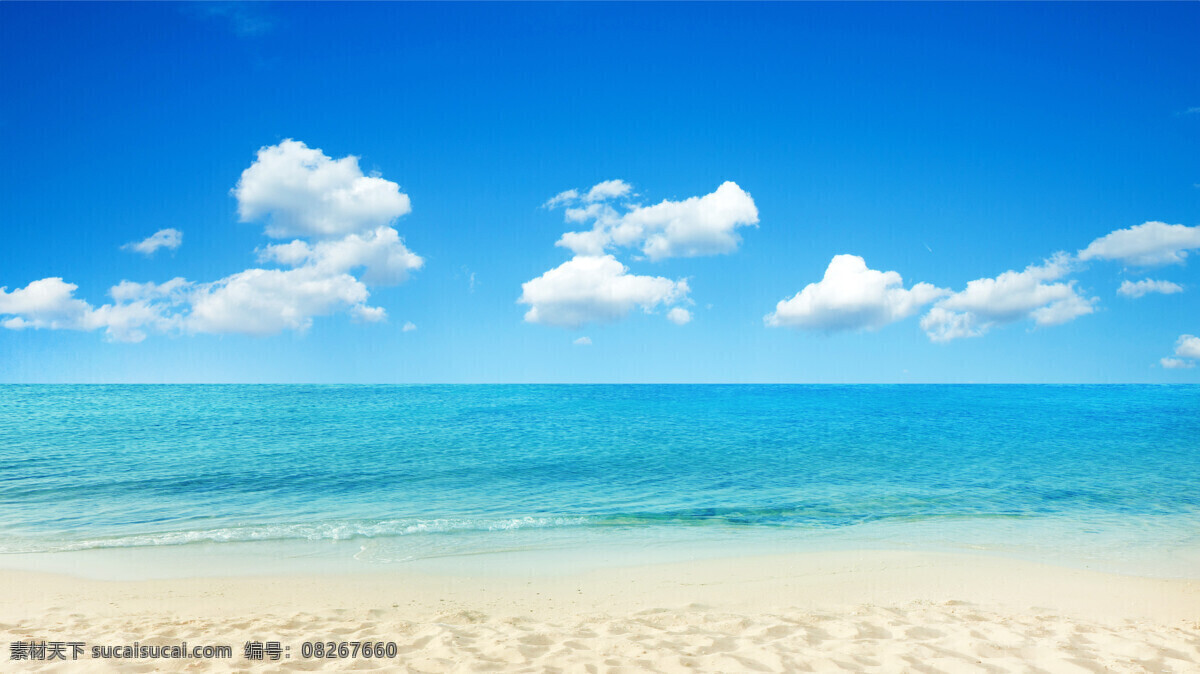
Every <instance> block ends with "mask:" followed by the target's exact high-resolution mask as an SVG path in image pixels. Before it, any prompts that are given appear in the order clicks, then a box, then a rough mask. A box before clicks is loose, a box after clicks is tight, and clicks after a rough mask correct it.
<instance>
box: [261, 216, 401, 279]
mask: <svg viewBox="0 0 1200 674" xmlns="http://www.w3.org/2000/svg"><path fill="white" fill-rule="evenodd" d="M259 259H260V260H263V261H275V262H278V263H280V264H285V265H288V266H291V267H299V266H309V267H313V268H314V269H319V270H321V271H323V272H325V273H327V274H330V275H335V274H343V273H346V272H351V271H354V270H356V269H362V274H361V278H362V280H363V281H364V282H366V283H369V284H371V285H393V284H396V283H401V282H403V281H405V280H407V279H408V273H409V271H413V270H417V269H420V268H421V267H422V266H423V265H424V264H425V261H424V260H423V259H421V256H419V255H417V254H415V253H413V252H412V251H410V250H408V248H406V247H405V246H404V241H403V240H401V239H400V234H399V233H398V232H397V231H396V230H395V229H394V228H392V227H379V228H376V229H375V230H373V231H370V232H367V233H365V234H347V235H346V236H345V237H344V238H341V239H334V240H325V241H318V242H316V243H314V244H308V243H306V242H304V241H301V240H299V239H297V240H295V241H291V242H290V243H281V244H275V245H271V246H267V247H266V248H264V249H262V250H261V251H259Z"/></svg>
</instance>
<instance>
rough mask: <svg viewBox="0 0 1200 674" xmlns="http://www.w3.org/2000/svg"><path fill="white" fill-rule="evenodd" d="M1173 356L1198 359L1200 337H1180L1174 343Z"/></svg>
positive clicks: (1199, 355) (1199, 356)
mask: <svg viewBox="0 0 1200 674" xmlns="http://www.w3.org/2000/svg"><path fill="white" fill-rule="evenodd" d="M1175 355H1176V356H1182V357H1184V358H1200V337H1196V336H1195V335H1180V336H1179V339H1178V340H1176V342H1175Z"/></svg>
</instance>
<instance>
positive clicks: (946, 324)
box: [921, 253, 1096, 342]
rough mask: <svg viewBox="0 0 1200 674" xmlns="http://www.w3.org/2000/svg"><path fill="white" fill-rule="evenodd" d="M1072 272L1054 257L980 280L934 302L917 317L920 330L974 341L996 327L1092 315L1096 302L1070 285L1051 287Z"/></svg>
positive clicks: (941, 338)
mask: <svg viewBox="0 0 1200 674" xmlns="http://www.w3.org/2000/svg"><path fill="white" fill-rule="evenodd" d="M1070 271H1071V258H1070V256H1068V255H1067V254H1065V253H1057V254H1056V255H1054V256H1053V257H1051V258H1049V259H1047V260H1046V261H1044V262H1043V263H1042V264H1040V265H1030V266H1028V267H1026V268H1025V270H1024V271H1020V272H1017V271H1011V270H1010V271H1006V272H1004V273H1003V274H1000V275H999V276H997V277H996V278H981V279H976V280H974V281H971V282H970V283H968V284H967V287H966V289H965V290H963V291H961V292H958V293H955V294H953V295H950V296H949V297H947V298H945V299H943V300H941V301H939V302H938V303H937V304H935V305H934V306H933V308H932V309H930V311H929V313H927V314H925V316H923V317H921V328H922V329H923V330H925V332H926V334H927V335H929V338H930V339H931V340H933V341H935V342H947V341H950V340H952V339H958V338H960V337H978V336H980V335H982V334H984V333H986V332H987V331H988V330H990V329H991V328H992V327H994V326H995V325H997V324H1003V323H1011V322H1013V321H1018V320H1021V319H1025V318H1028V319H1032V320H1033V321H1034V323H1035V324H1037V325H1058V324H1061V323H1066V322H1067V321H1070V320H1073V319H1075V318H1078V317H1079V316H1083V315H1085V314H1090V313H1092V312H1093V311H1094V310H1095V309H1094V308H1093V304H1094V303H1095V302H1096V300H1095V299H1094V298H1093V299H1086V298H1084V297H1083V296H1082V295H1080V294H1079V291H1078V289H1077V288H1076V287H1075V281H1073V280H1072V281H1067V282H1059V283H1052V282H1053V281H1057V280H1058V279H1061V278H1062V277H1063V276H1065V275H1066V274H1067V273H1069V272H1070Z"/></svg>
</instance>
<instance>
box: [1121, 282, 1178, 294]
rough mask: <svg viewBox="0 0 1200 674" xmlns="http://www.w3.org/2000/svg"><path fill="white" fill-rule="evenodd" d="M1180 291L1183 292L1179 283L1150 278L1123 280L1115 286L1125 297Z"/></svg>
mask: <svg viewBox="0 0 1200 674" xmlns="http://www.w3.org/2000/svg"><path fill="white" fill-rule="evenodd" d="M1181 292H1183V286H1181V285H1179V284H1178V283H1171V282H1170V281H1156V280H1154V279H1150V278H1146V279H1142V280H1140V281H1123V282H1122V283H1121V287H1120V288H1117V294H1118V295H1124V296H1125V297H1133V298H1137V297H1143V296H1145V295H1148V294H1150V293H1161V294H1163V295H1170V294H1172V293H1181Z"/></svg>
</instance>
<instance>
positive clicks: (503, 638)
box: [0, 550, 1200, 671]
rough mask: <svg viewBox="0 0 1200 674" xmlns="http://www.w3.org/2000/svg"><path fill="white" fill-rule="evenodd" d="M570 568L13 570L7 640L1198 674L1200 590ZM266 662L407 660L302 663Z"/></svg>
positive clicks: (1012, 576) (668, 566)
mask: <svg viewBox="0 0 1200 674" xmlns="http://www.w3.org/2000/svg"><path fill="white" fill-rule="evenodd" d="M566 571H567V572H566V573H564V574H561V575H554V576H547V575H545V574H538V573H534V572H532V571H531V572H530V573H528V574H526V575H519V574H518V575H512V574H507V575H490V576H489V575H478V574H476V575H462V574H457V573H442V574H439V573H431V572H428V571H413V570H401V569H399V568H395V567H393V568H389V569H386V570H380V571H370V572H359V573H353V574H325V575H312V574H307V575H304V574H301V575H286V574H284V575H275V576H226V577H203V578H176V579H159V580H137V581H129V580H120V581H114V580H88V579H82V578H78V577H71V576H65V575H59V574H49V573H39V572H31V571H13V570H4V571H0V578H3V584H4V587H6V588H7V592H6V594H5V597H4V599H3V600H0V631H2V632H3V633H4V635H5V638H6V639H8V640H9V641H10V642H11V641H16V640H19V639H25V638H29V639H46V640H51V639H54V638H62V639H64V640H70V639H73V640H83V641H86V642H88V643H89V644H90V643H116V644H121V643H130V644H132V643H134V642H135V641H138V642H140V643H143V644H145V643H162V644H171V643H177V642H179V641H181V640H183V641H188V642H189V643H194V644H201V643H228V644H231V645H233V646H234V651H235V656H237V657H235V658H234V660H232V661H230V662H232V664H228V663H218V662H215V661H213V662H204V663H200V662H199V661H191V662H181V663H173V664H172V666H175V665H178V666H179V667H184V666H190V667H193V668H194V667H196V666H197V665H201V666H202V667H203V668H208V669H214V670H217V671H228V668H229V667H232V668H234V669H245V668H246V667H248V666H250V665H251V664H252V663H248V662H247V661H245V660H243V659H241V648H242V644H243V642H244V641H245V640H250V639H258V640H268V639H276V640H279V641H281V642H282V643H285V644H292V647H293V650H295V649H298V648H299V647H300V644H301V643H302V642H303V641H305V640H334V639H337V640H354V639H371V640H375V639H380V640H390V641H395V642H397V644H398V647H399V648H400V651H401V653H400V656H399V658H400V661H401V662H403V663H404V666H406V667H409V668H410V670H411V671H463V670H466V669H468V668H469V667H468V665H470V667H478V668H483V669H487V668H492V669H500V670H504V671H526V670H527V671H542V670H544V669H546V668H554V667H564V668H567V669H570V668H577V669H578V668H580V667H586V666H587V665H593V666H596V667H602V668H605V669H606V671H607V670H609V669H611V670H613V671H620V670H621V669H622V668H626V671H632V670H660V671H672V670H676V669H686V668H689V667H695V668H699V669H701V670H703V671H731V670H738V671H746V670H753V669H757V668H759V666H761V667H763V668H765V669H768V670H773V671H778V670H779V669H803V668H804V667H809V668H810V669H814V670H816V671H822V670H823V669H829V670H833V669H837V668H838V667H839V666H843V668H847V667H845V666H847V665H849V667H848V668H850V669H854V668H859V669H866V670H871V669H872V668H873V667H874V668H875V669H876V670H877V671H895V670H898V669H906V668H909V669H911V668H912V667H913V666H914V665H915V664H921V663H928V664H930V666H934V667H935V668H937V667H939V665H937V664H935V663H936V662H941V663H942V665H943V666H944V667H943V669H944V668H945V667H949V668H950V670H951V671H985V669H984V666H985V665H989V663H990V665H989V666H1000V667H1001V668H1009V667H1016V666H1018V665H1020V666H1026V665H1031V664H1036V666H1038V667H1045V668H1048V669H1049V671H1073V670H1078V671H1087V668H1086V667H1084V663H1092V664H1094V665H1096V666H1100V667H1109V668H1110V669H1113V670H1114V671H1191V670H1195V669H1200V581H1198V580H1169V579H1157V578H1145V577H1137V576H1122V575H1116V574H1109V573H1103V572H1099V571H1089V570H1083V569H1072V568H1065V567H1058V566H1050V565H1046V564H1039V563H1034V562H1026V561H1021V560H1015V559H1008V558H1001V557H994V556H988V555H971V554H950V553H935V552H911V551H894V550H893V551H885V550H859V551H842V552H829V551H825V552H813V553H791V554H782V555H758V556H743V557H723V558H716V559H705V560H697V561H691V562H670V563H660V564H649V565H640V566H626V567H606V568H598V569H588V570H580V571H577V572H571V570H569V569H568V570H566ZM149 662H151V661H139V662H136V664H135V662H134V661H130V662H128V663H125V664H123V665H122V667H123V668H127V669H131V670H132V669H134V668H136V667H137V666H143V667H144V666H145V665H147V663H149ZM155 662H156V663H157V664H156V666H158V667H161V666H163V663H164V662H166V661H155ZM872 662H873V663H875V664H874V665H872V664H870V663H872ZM689 663H690V664H689ZM838 663H841V664H840V665H839V664H838ZM855 663H857V664H855ZM1021 663H1024V664H1023V665H1022V664H1021ZM1055 663H1059V664H1060V665H1061V668H1055ZM1072 663H1074V664H1072ZM1139 663H1140V664H1139ZM72 664H74V665H78V664H79V663H71V662H66V663H57V664H54V665H51V664H49V663H41V664H37V663H25V666H23V667H22V668H21V670H22V671H24V670H26V669H28V670H29V671H41V668H46V667H50V668H53V667H59V668H61V671H70V669H71V666H72ZM266 664H267V665H269V666H270V667H272V668H275V669H280V668H282V669H312V668H327V666H332V667H334V668H349V667H354V668H385V667H392V668H394V667H396V666H397V665H396V662H395V661H392V662H391V663H390V664H389V663H386V662H383V661H375V660H353V661H340V662H339V661H328V662H321V661H309V660H303V659H297V658H295V657H293V658H292V659H290V660H287V661H286V662H282V661H281V662H277V663H274V664H271V663H266Z"/></svg>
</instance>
